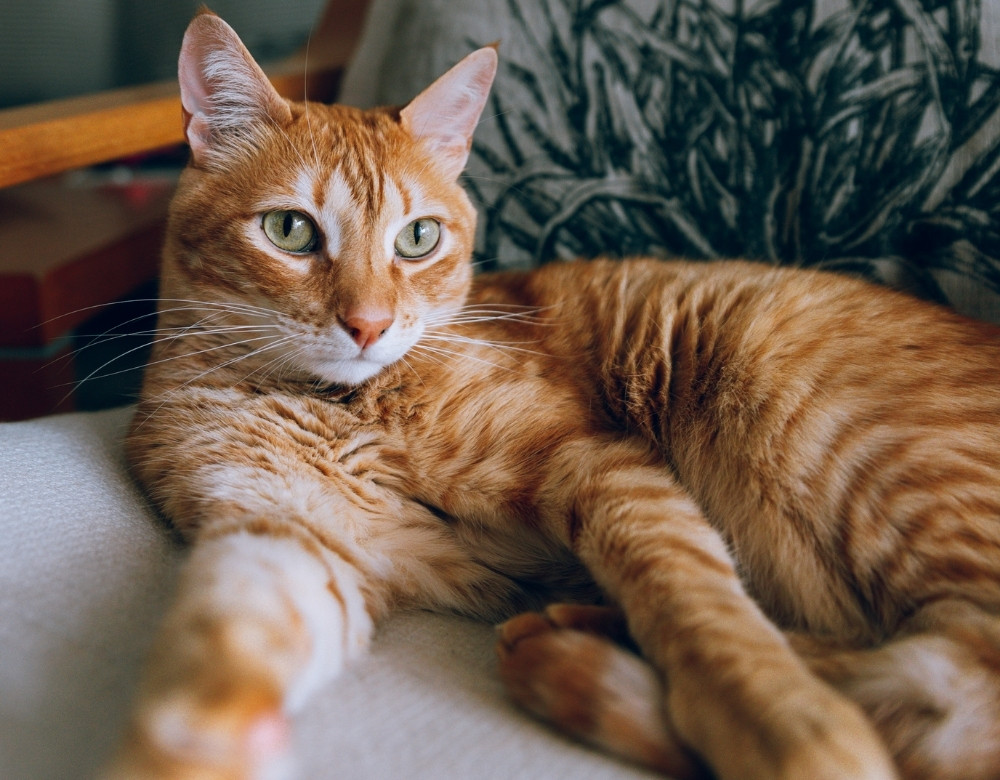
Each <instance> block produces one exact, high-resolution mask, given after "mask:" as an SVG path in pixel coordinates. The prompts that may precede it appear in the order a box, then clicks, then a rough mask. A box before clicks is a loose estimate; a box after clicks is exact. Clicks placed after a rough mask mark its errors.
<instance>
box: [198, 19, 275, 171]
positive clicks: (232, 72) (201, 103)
mask: <svg viewBox="0 0 1000 780" xmlns="http://www.w3.org/2000/svg"><path fill="white" fill-rule="evenodd" d="M178 80H179V81H180V87H181V105H182V106H183V109H184V133H185V135H186V136H187V140H188V143H189V144H190V146H191V153H192V155H193V157H194V160H195V163H197V164H199V165H208V166H211V165H213V164H219V163H222V164H224V163H225V161H226V160H227V159H228V158H230V157H232V156H233V155H234V154H240V153H245V152H246V151H247V150H248V149H249V148H251V147H252V146H253V142H254V139H255V135H256V133H258V132H260V130H261V129H262V128H265V127H267V126H269V125H272V124H277V125H278V126H279V127H280V126H281V125H284V124H287V123H288V122H290V121H291V119H292V112H291V109H290V108H289V107H288V103H287V101H285V100H284V99H283V98H282V97H281V96H280V95H279V94H278V93H277V91H275V89H274V87H272V86H271V82H270V81H268V79H267V76H265V75H264V71H262V70H261V69H260V66H259V65H258V64H257V63H256V62H255V61H254V59H253V57H252V56H251V55H250V52H249V51H247V49H246V47H245V46H244V45H243V42H242V41H241V40H240V39H239V36H237V35H236V33H235V32H234V31H233V28H232V27H230V26H229V25H228V24H226V23H225V22H224V21H222V19H220V18H219V17H218V16H216V15H215V14H213V13H212V12H211V11H207V10H206V11H202V12H201V13H199V14H198V15H197V16H195V18H194V19H193V20H192V21H191V24H189V25H188V28H187V32H185V33H184V42H183V43H182V44H181V54H180V60H179V62H178Z"/></svg>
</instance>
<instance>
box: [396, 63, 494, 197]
mask: <svg viewBox="0 0 1000 780" xmlns="http://www.w3.org/2000/svg"><path fill="white" fill-rule="evenodd" d="M496 69H497V53H496V50H495V49H493V48H492V47H486V48H483V49H479V50H477V51H474V52H472V54H470V55H468V56H467V57H466V58H465V59H463V60H462V61H461V62H459V63H458V64H457V65H455V66H454V67H453V68H452V69H451V70H449V71H448V72H447V73H445V74H444V75H443V76H441V77H440V78H439V79H438V80H437V81H435V82H434V83H433V84H431V85H430V86H429V87H427V89H425V90H424V91H423V92H421V93H420V94H419V95H417V96H416V97H415V98H414V99H413V100H412V101H411V102H410V104H409V105H408V106H406V108H404V109H403V111H402V112H401V114H400V116H401V118H402V122H403V127H405V128H406V130H407V131H409V132H410V134H411V135H412V136H413V137H414V138H416V139H418V140H420V141H421V142H422V143H424V145H425V146H426V147H428V149H429V150H430V151H431V152H432V153H433V154H434V155H435V157H437V158H438V160H439V161H440V162H441V163H442V164H443V166H444V167H445V169H446V170H447V172H448V173H449V174H450V175H452V176H454V177H455V178H457V177H458V175H459V174H460V173H461V172H462V168H464V167H465V162H466V160H467V159H468V156H469V148H470V146H471V145H472V134H473V132H474V131H475V129H476V125H477V124H478V122H479V116H480V115H481V114H482V111H483V107H484V106H485V105H486V99H487V97H488V96H489V93H490V86H491V85H492V84H493V78H494V76H495V75H496Z"/></svg>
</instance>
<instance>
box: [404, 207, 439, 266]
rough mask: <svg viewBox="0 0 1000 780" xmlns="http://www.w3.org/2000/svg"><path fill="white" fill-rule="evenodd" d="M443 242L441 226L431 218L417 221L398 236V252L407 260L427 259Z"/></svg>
mask: <svg viewBox="0 0 1000 780" xmlns="http://www.w3.org/2000/svg"><path fill="white" fill-rule="evenodd" d="M440 240H441V225H439V224H438V222H437V220H434V219H431V218H430V217H423V218H422V219H415V220H413V222H411V223H410V224H409V225H407V226H406V227H405V228H403V229H402V230H401V231H399V235H398V236H396V252H397V254H399V256H400V257H405V258H406V259H407V260H416V259H418V258H421V257H426V256H427V255H429V254H430V253H431V252H433V251H434V247H436V246H437V245H438V241H440Z"/></svg>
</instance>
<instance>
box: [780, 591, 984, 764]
mask: <svg viewBox="0 0 1000 780" xmlns="http://www.w3.org/2000/svg"><path fill="white" fill-rule="evenodd" d="M790 638H791V642H792V645H793V647H795V649H796V651H797V652H799V653H800V655H801V656H802V657H803V658H804V659H805V661H806V663H807V664H808V665H809V667H810V668H811V669H812V670H813V671H814V672H815V673H816V674H817V675H819V676H820V677H822V678H823V679H825V680H827V681H828V682H829V683H830V684H832V685H834V686H835V687H836V688H837V689H838V690H840V691H842V692H843V693H844V694H845V695H847V696H849V697H850V698H852V699H854V700H855V701H856V702H858V703H859V704H860V705H861V706H862V707H863V708H864V709H865V711H866V712H867V713H868V715H869V717H870V718H871V719H872V720H873V721H874V722H875V724H876V725H877V727H878V729H879V731H880V732H881V734H882V736H883V738H884V739H885V741H886V743H887V744H888V746H889V749H890V750H891V752H892V753H893V755H894V757H895V759H896V763H897V764H898V766H899V768H900V770H901V773H902V775H903V776H904V777H905V778H907V780H932V779H934V780H937V779H939V778H962V780H988V779H989V778H996V777H998V776H1000V619H998V618H997V617H996V616H995V615H993V614H991V613H989V612H987V611H985V610H983V609H981V608H979V607H977V606H975V605H972V604H969V603H967V602H961V601H952V600H948V601H940V602H937V603H935V604H933V605H932V606H931V607H929V608H925V609H924V610H921V611H920V612H918V613H917V614H916V615H915V616H914V617H913V618H911V619H910V620H909V621H907V624H906V625H905V626H904V627H903V629H902V630H901V631H900V632H899V634H898V635H897V637H894V638H893V639H891V640H890V641H888V642H886V643H884V644H882V645H880V646H879V647H877V648H873V649H843V648H837V647H831V646H827V645H825V644H824V643H823V642H821V641H817V640H816V639H813V638H811V637H808V636H792V637H790Z"/></svg>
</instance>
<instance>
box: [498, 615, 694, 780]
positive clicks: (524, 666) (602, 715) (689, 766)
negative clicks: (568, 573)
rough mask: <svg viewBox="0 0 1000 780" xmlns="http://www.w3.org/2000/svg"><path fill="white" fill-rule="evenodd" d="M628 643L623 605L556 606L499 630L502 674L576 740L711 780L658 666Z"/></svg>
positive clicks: (684, 777) (518, 694) (512, 690)
mask: <svg viewBox="0 0 1000 780" xmlns="http://www.w3.org/2000/svg"><path fill="white" fill-rule="evenodd" d="M629 642H630V639H629V637H628V631H627V628H626V625H625V617H624V615H623V614H622V613H621V612H620V611H619V610H615V609H611V608H607V607H588V606H577V605H570V604H557V605H553V606H550V607H549V608H547V609H546V610H545V612H544V613H542V614H538V613H534V612H529V613H525V614H522V615H518V616H517V617H515V618H513V619H511V620H508V621H507V622H506V623H504V624H503V625H502V626H501V627H500V629H499V643H498V646H497V651H498V654H499V656H500V675H501V677H502V679H503V681H504V684H505V686H506V688H507V691H508V693H509V694H510V696H511V698H512V699H513V700H514V701H515V702H517V703H518V704H519V705H521V706H522V707H524V708H525V709H526V710H528V711H529V712H531V713H532V714H534V715H535V716H537V717H539V718H540V719H542V720H544V721H547V722H548V723H550V724H552V725H553V726H554V727H555V728H557V729H559V730H560V731H562V732H564V733H566V734H568V735H570V736H572V737H573V738H575V739H578V740H580V741H582V742H587V743H589V744H592V745H594V746H596V747H599V748H601V749H603V750H606V751H608V752H610V753H613V754H615V755H618V756H620V757H623V758H626V759H628V760H629V761H632V762H634V763H637V764H640V765H643V766H647V767H650V768H652V769H655V770H657V771H660V772H663V773H664V774H666V775H669V776H670V777H672V778H676V780H688V779H689V778H690V779H691V780H694V779H695V778H707V777H709V776H710V775H709V773H708V770H707V768H706V767H705V766H704V765H703V764H702V763H701V761H699V760H698V758H697V757H696V756H695V755H694V754H693V753H691V751H689V750H688V749H687V748H685V747H684V746H683V745H682V744H681V742H680V740H679V739H678V737H677V734H676V732H675V731H674V729H673V727H672V726H671V724H670V722H669V720H668V719H667V717H666V714H665V713H664V711H663V706H662V690H661V685H660V681H659V680H658V679H657V677H656V674H655V672H654V671H653V669H652V667H650V666H649V664H647V663H646V662H645V661H643V660H642V659H641V658H639V657H638V656H636V655H634V654H633V653H630V652H629V651H627V650H625V649H624V648H623V647H622V646H621V645H622V644H627V643H629Z"/></svg>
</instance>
